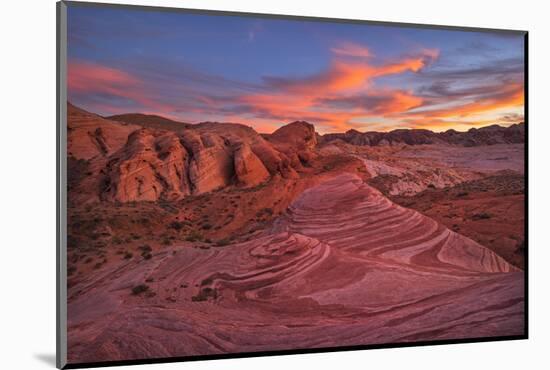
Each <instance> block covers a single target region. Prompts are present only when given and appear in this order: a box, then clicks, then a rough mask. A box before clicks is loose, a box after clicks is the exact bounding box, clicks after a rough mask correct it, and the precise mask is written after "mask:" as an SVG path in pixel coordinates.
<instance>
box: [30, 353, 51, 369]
mask: <svg viewBox="0 0 550 370" xmlns="http://www.w3.org/2000/svg"><path fill="white" fill-rule="evenodd" d="M34 358H36V359H37V360H40V361H42V362H43V363H45V364H46V365H50V366H52V367H55V365H56V363H55V353H39V354H37V353H35V354H34Z"/></svg>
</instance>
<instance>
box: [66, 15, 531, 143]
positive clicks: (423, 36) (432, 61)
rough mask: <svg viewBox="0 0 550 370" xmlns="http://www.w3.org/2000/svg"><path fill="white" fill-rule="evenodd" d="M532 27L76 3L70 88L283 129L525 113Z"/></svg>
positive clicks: (100, 104) (124, 103)
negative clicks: (526, 36) (486, 29)
mask: <svg viewBox="0 0 550 370" xmlns="http://www.w3.org/2000/svg"><path fill="white" fill-rule="evenodd" d="M523 50H524V49H523V36H522V35H520V34H509V33H508V34H504V33H481V32H464V31H448V30H433V29H424V30H422V29H418V28H404V27H390V26H374V25H357V24H343V23H328V22H311V21H295V20H275V19H262V18H252V17H236V16H212V15H192V14H184V13H173V12H159V11H154V12H153V11H143V10H134V9H132V10H129V9H120V8H119V9H115V8H91V7H79V6H77V5H70V6H69V8H68V65H69V67H68V81H69V83H68V89H69V91H68V95H69V100H70V101H71V102H72V103H73V104H75V105H78V106H80V107H82V108H84V109H86V110H89V111H92V112H94V113H98V114H101V115H112V114H119V113H131V112H142V113H152V114H159V115H163V116H165V117H169V118H172V119H177V120H180V121H183V122H190V123H197V122H202V121H218V122H237V123H244V124H247V125H250V126H252V127H254V128H255V129H256V130H257V131H259V132H272V131H274V130H276V129H277V128H278V127H280V126H282V125H284V124H286V123H289V122H292V121H295V120H306V121H309V122H311V123H313V124H315V126H316V129H317V131H318V132H320V133H327V132H344V131H347V130H349V129H356V130H359V131H390V130H393V129H397V128H428V129H431V130H434V131H445V130H448V129H451V128H453V129H456V130H459V131H464V130H467V129H469V128H470V127H480V126H486V125H490V124H493V123H499V124H502V125H510V124H513V123H516V122H520V121H522V120H523V100H524V97H523V88H524V74H523V70H524V59H523Z"/></svg>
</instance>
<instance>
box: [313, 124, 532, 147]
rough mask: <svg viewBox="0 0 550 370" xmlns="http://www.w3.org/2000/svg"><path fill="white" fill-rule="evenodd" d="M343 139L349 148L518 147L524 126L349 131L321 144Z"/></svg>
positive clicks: (329, 135) (326, 139) (322, 139)
mask: <svg viewBox="0 0 550 370" xmlns="http://www.w3.org/2000/svg"><path fill="white" fill-rule="evenodd" d="M334 140H343V141H345V142H347V143H349V144H353V145H368V146H384V145H395V144H407V145H421V144H453V145H461V146H467V147H470V146H480V145H494V144H518V143H523V142H525V124H524V123H519V124H514V125H512V126H509V127H502V126H498V125H492V126H487V127H482V128H479V129H476V128H472V129H470V130H468V131H466V132H458V131H455V130H448V131H445V132H433V131H430V130H403V129H401V130H394V131H390V132H363V133H362V132H359V131H357V130H349V131H347V132H346V133H343V134H340V133H338V134H327V135H324V136H322V137H321V139H320V141H321V142H330V141H334Z"/></svg>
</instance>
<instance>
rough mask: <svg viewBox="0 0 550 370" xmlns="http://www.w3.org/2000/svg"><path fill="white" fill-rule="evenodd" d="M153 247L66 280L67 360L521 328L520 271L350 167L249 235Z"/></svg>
mask: <svg viewBox="0 0 550 370" xmlns="http://www.w3.org/2000/svg"><path fill="white" fill-rule="evenodd" d="M152 254H153V255H152V257H151V258H149V259H140V258H131V259H128V260H124V262H119V263H113V264H107V265H106V266H105V267H103V268H102V269H101V270H99V271H97V272H96V273H94V274H90V275H88V276H85V277H83V278H82V279H80V280H79V281H78V282H77V283H76V284H75V285H74V286H72V287H71V289H70V290H69V305H68V328H69V338H68V343H69V351H68V353H69V362H70V363H71V362H72V363H76V362H82V361H87V362H90V361H107V360H121V359H124V360H128V359H138V358H154V357H170V356H192V355H206V354H220V353H235V352H253V351H266V350H284V349H297V348H324V347H335V346H351V345H360V344H363V345H364V344H376V343H404V342H410V341H422V340H443V339H459V338H476V337H489V336H502V335H516V334H522V333H524V329H525V326H524V324H525V323H524V321H523V317H524V316H523V313H524V290H523V288H524V274H523V272H522V271H520V270H518V269H517V268H515V267H513V266H511V265H510V264H508V263H507V262H506V261H504V260H503V259H502V258H500V257H498V256H497V255H496V254H495V253H493V252H491V251H489V250H488V249H486V248H484V247H482V246H481V245H479V244H477V243H476V242H474V241H472V240H470V239H468V238H466V237H464V236H461V235H459V234H456V233H454V232H452V231H450V230H449V229H447V228H445V227H444V226H442V225H440V224H438V223H437V222H435V221H434V220H432V219H430V218H427V217H425V216H422V215H421V214H419V213H418V212H416V211H413V210H409V209H406V208H403V207H400V206H398V205H396V204H394V203H392V202H391V201H389V200H388V199H387V198H385V197H384V196H382V195H381V193H380V192H379V191H377V190H375V189H373V188H372V187H370V186H368V185H366V184H364V183H363V182H362V181H361V180H360V179H359V178H358V177H356V176H355V175H351V174H343V175H339V176H337V177H335V178H333V179H331V180H329V181H326V182H324V183H322V184H320V185H318V186H315V187H312V188H310V189H309V190H307V191H305V192H304V193H303V194H302V195H301V196H299V197H298V198H297V199H296V200H295V202H294V203H293V204H292V205H291V206H290V207H289V209H288V212H287V213H286V214H285V215H283V216H281V217H280V218H279V219H278V220H277V221H276V222H275V224H274V225H273V227H272V228H271V229H270V230H266V231H265V232H263V233H261V234H258V235H255V236H254V238H253V239H252V240H250V241H248V242H244V243H237V244H232V245H228V246H225V247H216V248H214V247H208V248H192V247H190V246H185V245H176V246H173V247H170V248H167V247H165V248H163V249H159V250H156V251H154V252H153V253H152ZM144 282H147V283H146V284H147V286H146V288H143V289H144V290H142V289H140V290H137V291H138V293H135V294H132V293H131V289H132V288H133V287H136V286H138V285H140V284H144Z"/></svg>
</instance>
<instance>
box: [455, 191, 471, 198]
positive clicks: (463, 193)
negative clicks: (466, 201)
mask: <svg viewBox="0 0 550 370" xmlns="http://www.w3.org/2000/svg"><path fill="white" fill-rule="evenodd" d="M469 194H470V193H468V192H467V191H461V192H460V193H458V194H457V195H456V196H457V197H465V196H468V195H469Z"/></svg>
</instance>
